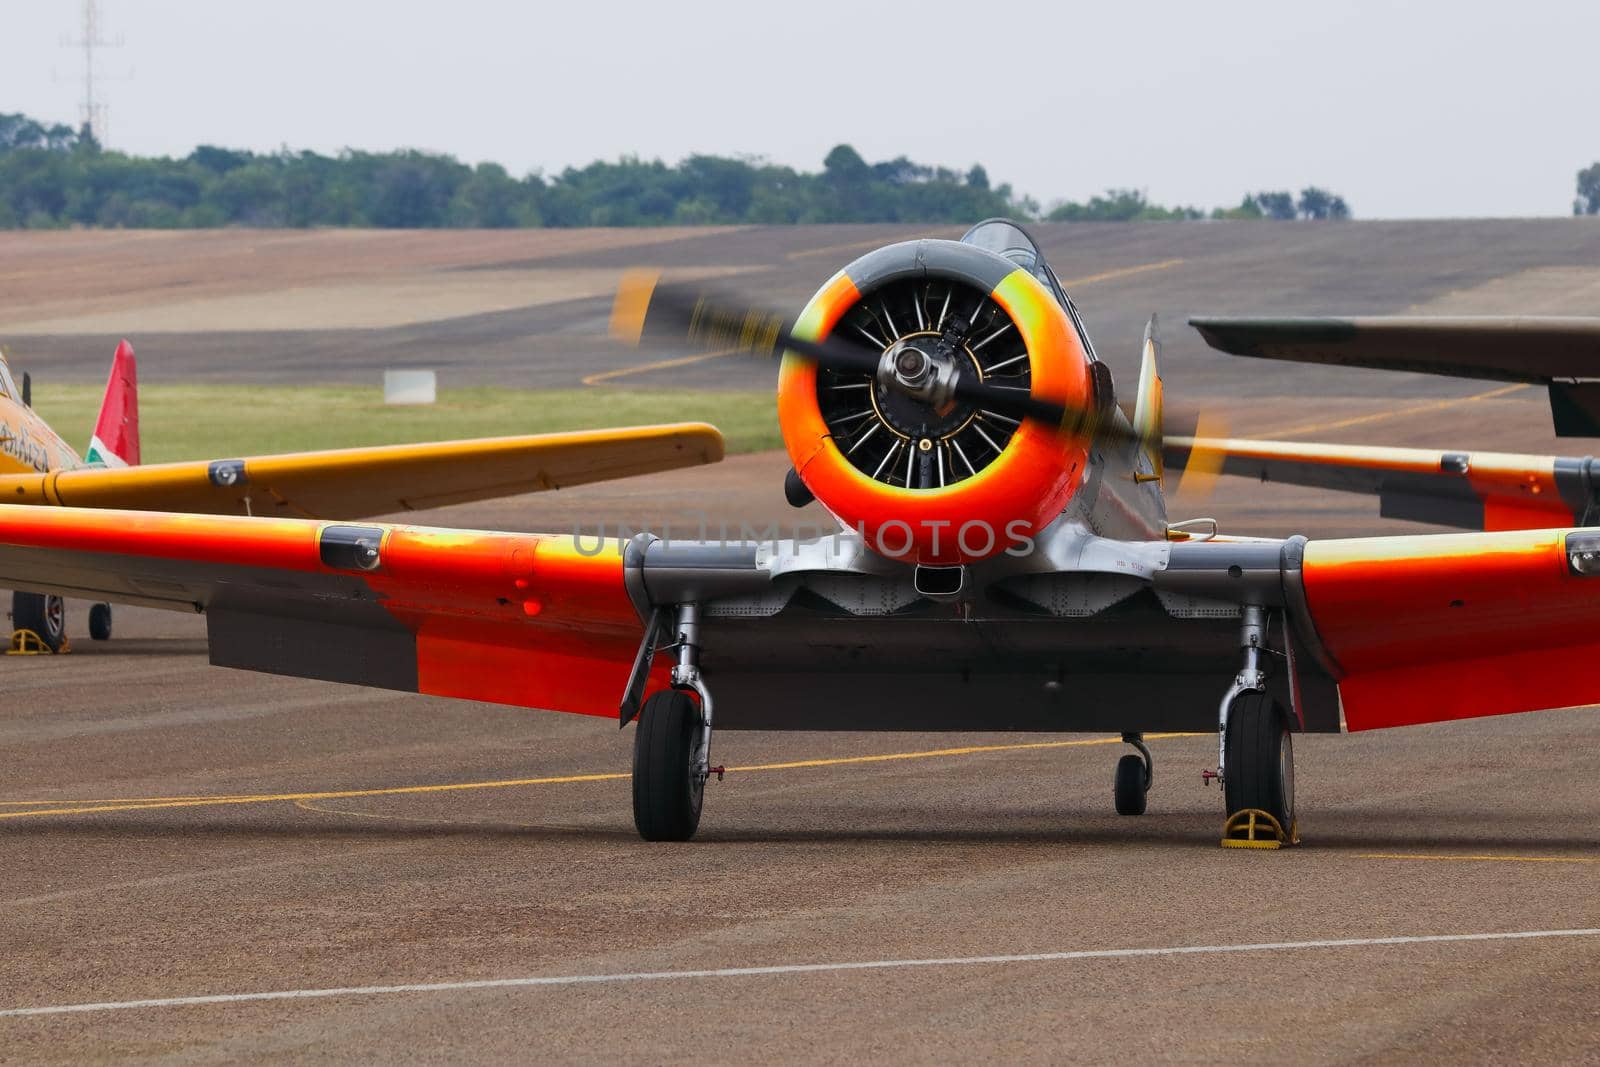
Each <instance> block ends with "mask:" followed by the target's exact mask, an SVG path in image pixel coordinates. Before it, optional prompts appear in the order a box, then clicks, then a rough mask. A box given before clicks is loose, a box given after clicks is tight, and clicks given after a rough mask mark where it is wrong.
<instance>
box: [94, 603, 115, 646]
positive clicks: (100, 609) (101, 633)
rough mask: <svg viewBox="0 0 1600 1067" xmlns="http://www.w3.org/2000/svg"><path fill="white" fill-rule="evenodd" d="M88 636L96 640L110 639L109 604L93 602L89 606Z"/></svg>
mask: <svg viewBox="0 0 1600 1067" xmlns="http://www.w3.org/2000/svg"><path fill="white" fill-rule="evenodd" d="M89 636H90V637H91V638H93V639H94V640H96V641H109V640H111V605H110V604H106V603H100V604H95V605H93V606H91V607H90V608H89Z"/></svg>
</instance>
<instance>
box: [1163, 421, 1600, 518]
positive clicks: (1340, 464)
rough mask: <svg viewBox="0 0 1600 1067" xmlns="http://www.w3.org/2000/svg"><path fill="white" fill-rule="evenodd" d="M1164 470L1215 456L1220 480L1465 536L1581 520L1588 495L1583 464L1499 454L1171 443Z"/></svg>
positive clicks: (1219, 440)
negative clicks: (1311, 496) (1255, 483)
mask: <svg viewBox="0 0 1600 1067" xmlns="http://www.w3.org/2000/svg"><path fill="white" fill-rule="evenodd" d="M1165 451H1166V459H1167V466H1168V467H1169V468H1173V469H1182V468H1183V467H1184V466H1186V465H1187V463H1188V462H1189V458H1190V456H1191V455H1194V454H1195V453H1198V452H1205V453H1208V454H1211V455H1213V456H1220V458H1221V469H1222V473H1224V474H1236V475H1241V476H1243V477H1247V478H1256V479H1259V480H1260V481H1263V482H1287V483H1289V484H1291V485H1309V486H1315V487H1318V488H1322V489H1335V490H1340V491H1344V492H1353V493H1371V494H1373V495H1375V496H1377V497H1378V501H1379V503H1378V507H1379V512H1380V514H1382V515H1383V516H1384V517H1385V518H1396V519H1413V520H1416V521H1418V522H1433V523H1439V524H1440V525H1443V526H1460V527H1464V528H1466V529H1469V530H1536V529H1546V528H1549V527H1552V526H1569V525H1572V524H1573V523H1578V522H1583V521H1584V516H1585V513H1586V512H1587V510H1588V505H1589V498H1590V493H1591V490H1590V489H1589V484H1590V478H1589V474H1588V463H1587V461H1586V460H1581V459H1570V460H1569V459H1558V458H1556V457H1552V456H1527V455H1517V454H1514V453H1504V452H1434V451H1429V450H1427V449H1420V448H1375V447H1368V446H1363V445H1322V444H1309V443H1303V442H1299V441H1252V440H1244V439H1237V438H1189V437H1169V438H1168V439H1167V441H1166V449H1165Z"/></svg>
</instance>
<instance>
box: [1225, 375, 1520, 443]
mask: <svg viewBox="0 0 1600 1067" xmlns="http://www.w3.org/2000/svg"><path fill="white" fill-rule="evenodd" d="M1526 388H1528V385H1527V383H1525V382H1518V383H1516V384H1515V385H1502V386H1500V387H1499V388H1498V389H1489V390H1487V391H1485V392H1482V393H1474V394H1472V395H1471V396H1459V397H1454V398H1452V399H1448V400H1430V401H1429V402H1428V403H1426V404H1413V405H1411V406H1410V407H1406V408H1397V409H1396V410H1394V411H1380V412H1378V413H1377V414H1375V415H1357V416H1355V417H1353V418H1348V419H1336V420H1334V421H1332V422H1308V423H1303V424H1302V425H1299V426H1287V427H1284V428H1283V429H1281V430H1263V431H1262V432H1260V433H1259V434H1256V435H1255V436H1257V437H1263V438H1274V437H1287V436H1290V435H1291V434H1302V433H1326V432H1327V431H1328V430H1342V429H1344V428H1345V427H1347V426H1363V425H1365V424H1367V423H1369V422H1382V421H1384V420H1385V419H1402V418H1405V417H1406V416H1408V415H1421V414H1425V413H1427V412H1430V411H1445V410H1447V409H1449V408H1453V407H1459V406H1461V405H1462V404H1473V403H1477V402H1478V401H1480V400H1493V399H1494V398H1495V397H1499V396H1506V395H1507V394H1509V393H1514V392H1516V391H1517V390H1519V389H1526Z"/></svg>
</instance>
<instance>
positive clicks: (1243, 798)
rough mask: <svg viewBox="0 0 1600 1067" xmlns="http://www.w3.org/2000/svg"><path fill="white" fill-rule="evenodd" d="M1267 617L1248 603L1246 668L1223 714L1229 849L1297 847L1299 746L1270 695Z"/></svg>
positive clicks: (1242, 634) (1242, 633) (1243, 633)
mask: <svg viewBox="0 0 1600 1067" xmlns="http://www.w3.org/2000/svg"><path fill="white" fill-rule="evenodd" d="M1266 639H1267V612H1266V609H1265V608H1262V607H1261V606H1259V605H1255V604H1247V605H1245V608H1244V615H1243V619H1242V621H1241V625H1240V628H1239V644H1240V649H1241V651H1242V652H1243V654H1244V666H1243V668H1242V669H1241V670H1240V671H1239V675H1238V677H1237V678H1235V679H1234V681H1233V686H1232V687H1231V688H1230V689H1229V690H1228V691H1227V693H1225V694H1224V695H1223V697H1222V704H1221V706H1220V707H1219V708H1218V711H1217V735H1218V737H1217V772H1216V775H1215V777H1216V778H1217V779H1219V780H1220V781H1221V783H1222V793H1223V802H1224V804H1225V806H1226V808H1227V812H1228V819H1227V821H1226V822H1225V823H1223V826H1222V845H1223V847H1224V848H1279V847H1281V846H1283V845H1293V844H1297V843H1298V842H1299V840H1300V837H1299V835H1298V834H1297V833H1296V828H1295V820H1294V742H1293V740H1292V735H1291V734H1290V732H1289V719H1288V716H1287V715H1286V714H1285V713H1284V709H1283V707H1282V705H1280V704H1279V703H1278V702H1277V701H1276V700H1275V699H1273V697H1272V696H1271V694H1269V693H1268V692H1267V674H1266V670H1265V669H1264V667H1263V661H1262V659H1261V655H1262V652H1263V651H1265V650H1266Z"/></svg>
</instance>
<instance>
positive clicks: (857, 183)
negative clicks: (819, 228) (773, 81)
mask: <svg viewBox="0 0 1600 1067" xmlns="http://www.w3.org/2000/svg"><path fill="white" fill-rule="evenodd" d="M992 215H1009V216H1012V217H1016V218H1023V219H1044V220H1047V221H1066V222H1078V221H1127V220H1163V219H1199V218H1207V217H1209V218H1265V219H1293V218H1306V219H1343V218H1349V217H1350V210H1349V207H1348V206H1347V205H1346V204H1345V202H1344V200H1343V199H1342V198H1340V197H1338V196H1336V195H1334V194H1332V193H1328V192H1326V191H1324V190H1321V189H1318V188H1315V187H1312V188H1308V189H1305V190H1303V191H1302V192H1301V193H1300V195H1299V197H1298V198H1296V197H1295V196H1293V195H1292V194H1290V193H1289V192H1287V191H1284V192H1264V193H1253V194H1248V195H1246V196H1245V197H1244V199H1243V200H1242V201H1241V202H1240V204H1239V206H1237V207H1232V208H1217V209H1216V210H1213V211H1211V212H1203V211H1201V210H1199V209H1197V208H1192V207H1177V208H1167V207H1162V206H1160V205H1157V204H1151V203H1149V202H1148V201H1147V200H1146V198H1145V195H1144V193H1142V192H1140V191H1138V190H1132V189H1112V190H1108V191H1107V192H1106V194H1105V195H1104V196H1096V197H1092V198H1091V199H1090V200H1089V201H1088V202H1086V203H1077V202H1072V201H1066V202H1058V203H1052V204H1050V205H1048V206H1043V207H1041V205H1040V204H1039V203H1038V202H1037V201H1035V200H1034V199H1032V198H1031V197H1026V196H1019V195H1018V194H1017V193H1016V192H1015V191H1014V190H1013V189H1012V187H1011V186H1010V185H1009V184H1004V183H1002V184H999V185H993V184H991V183H990V180H989V175H988V172H987V171H985V169H984V168H983V167H982V166H979V165H974V166H972V167H970V168H968V169H967V170H965V171H961V170H953V169H950V168H946V167H939V166H928V165H926V164H922V163H915V162H913V161H911V160H909V159H907V158H905V157H904V156H901V157H899V158H897V159H892V160H887V161H883V162H877V163H869V162H867V161H866V160H865V159H863V158H862V157H861V155H860V153H858V152H857V151H856V150H855V149H854V148H852V147H850V146H849V145H839V146H838V147H836V148H834V149H833V150H832V151H831V152H829V153H828V155H827V157H826V158H825V159H824V160H823V161H822V169H821V170H820V171H815V172H806V171H798V170H796V169H794V168H793V167H785V166H779V165H776V164H773V163H770V162H768V161H766V160H763V159H755V158H729V157H725V156H711V155H692V156H689V157H688V158H687V159H685V160H683V161H682V162H681V163H678V164H677V165H676V166H669V165H667V164H665V163H663V162H661V161H660V160H642V159H638V158H634V157H624V158H622V159H619V160H617V161H615V162H594V163H590V164H589V165H587V166H585V167H569V168H567V169H566V170H563V171H562V172H561V173H559V174H556V175H552V176H546V175H544V174H541V173H537V172H536V173H533V174H528V175H524V176H522V177H515V176H513V175H512V174H510V173H509V172H508V171H507V170H506V169H505V168H504V167H502V166H500V165H499V164H496V163H480V164H478V165H476V166H470V165H468V164H466V163H462V162H461V161H459V160H457V159H455V158H454V157H452V156H448V155H442V154H437V153H430V152H418V151H410V150H407V151H397V152H358V151H354V150H347V151H344V152H341V153H339V154H338V155H334V156H328V155H322V154H319V153H316V152H308V151H292V150H289V149H287V148H285V149H283V150H281V151H278V152H268V153H258V152H250V151H244V150H239V149H231V148H220V147H216V146H213V145H202V146H201V147H199V148H196V149H195V150H194V151H193V152H191V153H189V155H187V156H185V157H183V158H181V159H175V158H168V157H140V156H131V155H127V154H125V153H121V152H112V151H105V150H102V148H101V147H100V145H98V144H97V143H96V142H95V140H94V138H93V136H92V135H91V134H90V132H89V131H88V130H87V129H86V128H85V129H74V128H72V127H69V126H64V125H59V124H57V125H46V124H45V123H41V122H38V121H36V120H33V119H30V118H28V117H27V116H24V115H5V114H0V229H16V228H40V229H44V228H52V227H63V226H106V227H143V228H156V229H167V228H177V227H212V226H264V227H282V226H374V227H393V228H421V227H444V226H450V227H463V228H480V227H531V226H552V227H557V226H662V225H706V224H733V223H822V222H919V223H962V222H972V221H975V220H977V219H982V218H987V217H989V216H992Z"/></svg>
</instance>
